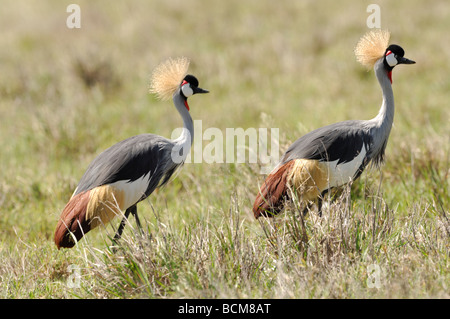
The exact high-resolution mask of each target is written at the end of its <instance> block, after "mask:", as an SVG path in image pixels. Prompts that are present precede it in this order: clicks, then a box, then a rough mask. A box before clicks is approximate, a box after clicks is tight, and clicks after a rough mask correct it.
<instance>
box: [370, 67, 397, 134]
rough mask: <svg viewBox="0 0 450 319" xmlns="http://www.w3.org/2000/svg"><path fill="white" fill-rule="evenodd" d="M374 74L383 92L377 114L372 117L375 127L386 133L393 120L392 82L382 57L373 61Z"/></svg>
mask: <svg viewBox="0 0 450 319" xmlns="http://www.w3.org/2000/svg"><path fill="white" fill-rule="evenodd" d="M374 69H375V75H376V77H377V79H378V82H379V83H380V86H381V90H382V92H383V103H382V104H381V108H380V111H379V112H378V115H377V116H376V117H375V118H373V119H372V121H373V122H374V123H373V124H374V125H375V127H378V128H380V129H383V130H384V131H385V133H387V135H389V132H390V130H391V127H392V123H393V122H394V111H395V106H394V93H393V92H392V84H391V81H390V79H389V76H388V74H387V71H386V69H385V67H384V64H383V59H380V60H378V61H377V63H375V67H374Z"/></svg>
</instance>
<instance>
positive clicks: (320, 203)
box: [317, 189, 328, 217]
mask: <svg viewBox="0 0 450 319" xmlns="http://www.w3.org/2000/svg"><path fill="white" fill-rule="evenodd" d="M326 193H328V189H326V190H324V191H323V192H322V194H320V196H319V198H318V200H317V210H318V212H319V217H322V202H323V198H324V197H325V194H326Z"/></svg>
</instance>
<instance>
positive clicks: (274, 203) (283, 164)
mask: <svg viewBox="0 0 450 319" xmlns="http://www.w3.org/2000/svg"><path fill="white" fill-rule="evenodd" d="M389 38H390V34H389V32H387V31H382V30H377V31H371V32H368V33H367V34H366V35H364V36H363V37H362V38H361V39H360V40H359V42H358V44H357V45H356V48H355V54H356V57H357V60H358V61H359V62H360V63H361V64H362V65H364V66H366V67H367V68H369V69H371V68H373V69H374V71H375V75H376V77H377V79H378V82H379V84H380V86H381V90H382V92H383V103H382V104H381V108H380V110H379V112H378V115H377V116H376V117H374V118H373V119H371V120H367V121H363V120H350V121H344V122H339V123H335V124H331V125H328V126H325V127H322V128H319V129H316V130H314V131H312V132H310V133H307V134H306V135H304V136H302V137H300V138H299V139H298V140H296V141H295V142H294V143H293V144H292V145H291V146H290V147H289V148H288V150H287V151H286V152H285V153H284V155H283V156H282V158H281V160H280V163H279V164H278V165H277V166H276V167H275V168H274V169H273V170H272V172H271V173H270V174H269V175H268V177H267V178H266V180H265V181H264V182H263V184H262V186H261V188H260V191H259V193H258V195H257V196H256V199H255V202H254V205H253V213H254V216H255V217H256V218H258V217H260V216H266V217H271V216H273V215H275V214H278V213H279V212H280V211H281V210H282V209H283V203H284V201H285V200H286V199H288V198H290V196H292V195H293V194H296V195H297V196H298V198H299V200H300V201H301V203H302V205H303V206H304V207H305V209H306V208H307V207H308V206H310V205H311V204H312V203H313V202H315V201H316V200H317V206H318V211H319V215H321V204H322V198H323V195H324V194H325V193H326V192H327V191H329V190H330V189H332V188H334V187H339V186H342V185H345V184H347V183H349V182H351V181H354V180H355V179H357V178H358V177H359V176H360V175H361V173H362V172H363V170H364V168H365V167H367V165H368V164H369V163H371V164H372V165H375V166H377V167H379V166H380V165H381V164H382V162H383V160H384V152H385V149H386V145H387V141H388V138H389V133H390V131H391V127H392V122H393V120H394V95H393V92H392V69H393V68H394V67H395V66H396V65H398V64H413V63H415V62H414V61H411V60H408V59H407V58H405V57H404V51H403V49H402V48H401V47H400V46H398V45H395V44H392V45H389V46H388V44H389Z"/></svg>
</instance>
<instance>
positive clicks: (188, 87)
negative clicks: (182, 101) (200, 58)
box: [181, 82, 194, 97]
mask: <svg viewBox="0 0 450 319" xmlns="http://www.w3.org/2000/svg"><path fill="white" fill-rule="evenodd" d="M181 91H182V92H183V95H184V96H185V97H189V96H191V95H192V94H194V90H192V88H191V85H190V84H189V82H187V83H186V84H183V86H182V87H181Z"/></svg>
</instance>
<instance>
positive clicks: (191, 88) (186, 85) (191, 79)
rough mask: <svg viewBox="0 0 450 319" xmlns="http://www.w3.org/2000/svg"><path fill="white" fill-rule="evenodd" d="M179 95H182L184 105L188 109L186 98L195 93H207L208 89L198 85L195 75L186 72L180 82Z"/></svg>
mask: <svg viewBox="0 0 450 319" xmlns="http://www.w3.org/2000/svg"><path fill="white" fill-rule="evenodd" d="M180 91H181V95H182V96H183V97H184V105H185V106H186V108H187V109H188V111H189V105H188V103H187V98H188V97H190V96H191V95H194V94H197V93H209V91H207V90H205V89H202V88H199V87H198V80H197V78H196V77H195V76H193V75H191V74H188V75H186V76H185V77H184V79H183V81H182V82H181V84H180Z"/></svg>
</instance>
